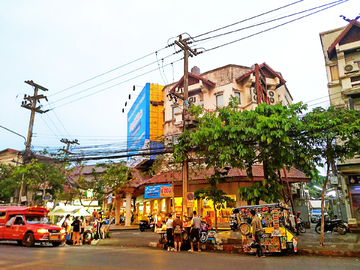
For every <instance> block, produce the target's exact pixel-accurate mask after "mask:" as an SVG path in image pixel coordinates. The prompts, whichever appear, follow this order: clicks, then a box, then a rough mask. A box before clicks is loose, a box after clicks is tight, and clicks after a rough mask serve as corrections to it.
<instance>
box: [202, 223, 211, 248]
mask: <svg viewBox="0 0 360 270" xmlns="http://www.w3.org/2000/svg"><path fill="white" fill-rule="evenodd" d="M208 230H209V225H208V224H207V223H206V222H205V221H201V224H200V243H203V244H204V243H206V242H207V240H208Z"/></svg>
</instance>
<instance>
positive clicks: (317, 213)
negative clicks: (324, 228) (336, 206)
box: [310, 208, 329, 223]
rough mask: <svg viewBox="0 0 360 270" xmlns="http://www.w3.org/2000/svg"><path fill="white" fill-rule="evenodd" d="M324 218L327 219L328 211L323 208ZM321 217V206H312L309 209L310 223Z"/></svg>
mask: <svg viewBox="0 0 360 270" xmlns="http://www.w3.org/2000/svg"><path fill="white" fill-rule="evenodd" d="M324 215H325V219H328V216H329V215H328V212H327V211H326V210H325V213H324ZM320 218H321V208H313V209H311V211H310V220H311V223H316V222H317V221H318V220H319V219H320Z"/></svg>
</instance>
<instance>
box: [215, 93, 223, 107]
mask: <svg viewBox="0 0 360 270" xmlns="http://www.w3.org/2000/svg"><path fill="white" fill-rule="evenodd" d="M216 107H218V108H221V107H224V96H223V95H217V96H216Z"/></svg>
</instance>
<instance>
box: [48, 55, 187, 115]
mask: <svg viewBox="0 0 360 270" xmlns="http://www.w3.org/2000/svg"><path fill="white" fill-rule="evenodd" d="M181 60H182V58H180V59H178V60H176V61H173V62H172V63H176V62H179V61H181ZM172 63H169V64H167V65H165V67H166V66H168V65H171V64H172ZM157 70H158V68H155V69H152V70H150V71H147V72H145V73H142V74H140V75H137V76H135V77H132V78H130V79H127V80H125V81H121V82H119V83H117V84H114V85H111V86H109V87H106V88H103V89H101V90H98V91H96V92H93V93H91V94H89V95H86V96H83V97H81V98H78V99H75V100H72V101H69V102H67V103H64V104H61V105H60V106H57V107H55V108H53V109H52V110H55V109H57V108H60V107H62V106H65V105H68V104H70V103H73V102H75V101H78V100H81V99H84V98H86V97H89V96H92V95H95V94H97V93H100V92H103V91H105V90H108V89H110V88H113V87H115V86H118V85H121V84H123V83H126V82H128V81H131V80H134V79H136V78H139V77H141V76H144V75H146V74H149V73H151V72H154V71H157Z"/></svg>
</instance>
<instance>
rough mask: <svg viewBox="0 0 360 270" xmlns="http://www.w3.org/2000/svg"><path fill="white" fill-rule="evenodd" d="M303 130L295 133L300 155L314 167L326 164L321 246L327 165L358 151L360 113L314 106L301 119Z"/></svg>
mask: <svg viewBox="0 0 360 270" xmlns="http://www.w3.org/2000/svg"><path fill="white" fill-rule="evenodd" d="M302 122H303V124H304V130H303V132H302V133H299V142H300V145H301V148H302V151H301V152H302V154H303V155H306V156H307V157H311V158H312V162H315V163H316V164H317V165H318V166H321V167H322V166H324V165H323V161H324V160H325V164H326V178H325V181H324V185H323V190H322V195H321V211H322V216H321V235H320V245H321V246H323V245H324V197H325V190H326V186H327V183H328V181H329V176H330V167H331V165H332V163H333V162H334V161H336V160H339V161H342V162H344V161H345V159H351V158H353V157H354V155H355V154H357V153H359V152H360V112H358V111H354V110H348V109H346V108H334V107H329V108H328V109H327V110H326V109H323V108H320V107H318V108H315V109H314V110H313V111H311V112H309V113H308V114H306V115H305V116H304V117H303V118H302Z"/></svg>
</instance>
